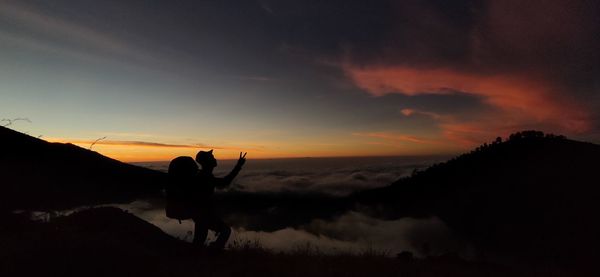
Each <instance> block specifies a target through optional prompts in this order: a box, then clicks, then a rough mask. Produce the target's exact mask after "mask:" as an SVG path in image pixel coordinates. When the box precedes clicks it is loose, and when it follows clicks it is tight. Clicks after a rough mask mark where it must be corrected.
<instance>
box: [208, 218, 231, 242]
mask: <svg viewBox="0 0 600 277" xmlns="http://www.w3.org/2000/svg"><path fill="white" fill-rule="evenodd" d="M211 229H212V230H214V231H215V232H217V234H218V236H217V239H216V240H215V241H214V242H213V243H211V244H210V246H211V247H212V248H217V249H223V248H225V244H226V243H227V240H229V236H231V228H230V227H229V226H227V224H225V222H223V221H222V220H221V219H220V218H218V217H216V216H215V217H213V218H212V220H211Z"/></svg>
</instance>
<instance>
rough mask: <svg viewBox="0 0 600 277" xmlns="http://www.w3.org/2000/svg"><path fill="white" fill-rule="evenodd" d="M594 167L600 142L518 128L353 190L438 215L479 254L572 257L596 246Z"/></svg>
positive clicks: (399, 208) (395, 207) (383, 208)
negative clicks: (463, 151)
mask: <svg viewBox="0 0 600 277" xmlns="http://www.w3.org/2000/svg"><path fill="white" fill-rule="evenodd" d="M599 173H600V145H596V144H592V143H585V142H578V141H573V140H569V139H566V138H565V137H563V136H554V135H544V134H543V133H542V132H539V131H524V132H520V133H516V134H513V135H511V136H510V138H509V139H508V140H507V141H502V139H501V138H498V139H497V140H496V141H495V142H493V143H491V144H484V145H482V146H480V147H478V148H477V149H475V150H473V151H471V152H470V153H467V154H463V155H461V156H458V157H456V158H454V159H451V160H449V161H447V162H444V163H440V164H436V165H433V166H432V167H430V168H428V169H426V170H424V171H419V172H415V173H413V175H412V176H410V177H407V178H403V179H401V180H398V181H397V182H395V183H394V184H392V185H391V186H388V187H384V188H378V189H373V190H368V191H365V192H361V193H357V194H356V195H355V197H356V199H357V201H358V202H360V203H363V204H368V205H371V206H372V207H377V208H378V209H373V210H374V211H377V213H379V215H383V216H386V217H390V218H397V217H402V216H413V217H414V216H437V217H439V218H441V219H442V220H443V221H445V222H446V223H447V224H448V225H449V227H451V229H452V230H454V231H455V232H456V233H457V234H458V235H460V236H462V237H463V238H465V239H467V240H468V241H470V242H471V243H473V244H474V245H475V246H476V247H477V248H478V249H479V251H480V252H481V253H480V254H482V255H506V256H511V257H513V258H515V257H529V258H544V259H550V260H552V259H556V260H560V261H565V260H568V261H571V262H577V261H583V259H589V258H591V257H595V256H596V255H597V254H596V253H598V251H599V250H598V247H599V246H600V244H599V243H598V242H599V238H598V236H599V235H600V228H599V226H600V224H598V222H597V220H598V211H600V201H599V199H600V188H599V187H598V186H599V185H600V182H599V178H598V174H599Z"/></svg>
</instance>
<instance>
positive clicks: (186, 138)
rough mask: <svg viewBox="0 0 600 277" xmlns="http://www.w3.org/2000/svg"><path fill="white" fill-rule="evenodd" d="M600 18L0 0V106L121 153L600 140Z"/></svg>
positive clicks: (400, 151)
mask: <svg viewBox="0 0 600 277" xmlns="http://www.w3.org/2000/svg"><path fill="white" fill-rule="evenodd" d="M599 34H600V2H598V1H593V0H591V1H577V0H572V1H563V0H544V1H542V0H533V1H517V0H481V1H445V0H424V1H416V0H415V1H376V0H370V1H351V0H331V1H312V0H308V1H289V0H240V1H227V0H221V1H186V0H183V1H147V0H127V1H125V0H105V1H97V0H77V1H75V0H72V1H67V0H52V1H30V0H27V1H24V0H0V119H16V118H27V119H29V121H26V120H14V121H12V122H11V121H7V120H5V121H3V122H1V125H8V127H9V128H13V129H15V130H18V131H21V132H26V133H28V134H30V135H32V136H36V137H38V136H41V138H42V139H46V140H49V141H54V142H71V143H74V144H77V145H80V146H82V147H84V148H89V147H90V145H91V144H92V143H93V142H94V141H95V140H98V142H97V143H96V144H95V145H94V146H93V148H92V149H93V150H95V151H98V152H100V153H102V154H105V155H108V156H110V157H113V158H117V159H120V160H123V161H157V160H169V159H172V158H174V157H176V156H179V155H194V154H195V152H196V151H198V150H199V149H211V148H214V149H215V155H216V157H217V158H235V157H236V155H237V153H239V152H240V151H244V152H248V153H249V154H248V157H249V158H274V157H306V156H312V157H320V156H381V155H431V154H434V155H435V154H444V155H445V154H453V153H460V152H463V151H466V150H469V149H471V148H472V147H475V146H477V145H479V144H481V143H483V142H486V141H491V140H493V139H494V138H496V137H497V136H507V135H508V134H510V133H511V132H514V131H518V130H524V129H537V130H541V131H545V132H551V133H557V134H564V135H566V136H568V137H571V138H574V139H580V140H585V141H592V142H596V143H599V142H600V53H599V51H598V49H600V35H599ZM11 123H12V124H11Z"/></svg>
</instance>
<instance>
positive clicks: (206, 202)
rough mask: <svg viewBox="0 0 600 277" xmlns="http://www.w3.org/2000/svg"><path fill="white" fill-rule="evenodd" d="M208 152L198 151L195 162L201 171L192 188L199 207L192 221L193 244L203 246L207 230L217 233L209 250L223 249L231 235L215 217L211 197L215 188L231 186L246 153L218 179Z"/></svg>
mask: <svg viewBox="0 0 600 277" xmlns="http://www.w3.org/2000/svg"><path fill="white" fill-rule="evenodd" d="M212 152H213V151H212V150H210V151H200V152H198V154H197V155H196V162H198V163H199V164H200V165H201V166H202V169H200V171H199V172H198V176H197V180H196V182H197V185H196V186H194V188H195V190H194V192H193V194H194V195H196V197H198V198H197V199H196V200H197V201H198V202H197V203H198V204H199V205H200V206H199V208H200V209H199V212H198V213H196V214H195V215H194V216H193V217H192V219H193V220H194V241H193V243H194V244H201V245H203V244H204V241H205V240H206V235H207V233H208V230H209V229H210V230H213V231H215V232H216V233H217V239H216V240H215V241H214V242H213V243H212V244H211V245H210V247H211V248H215V249H222V248H223V247H225V243H227V240H228V239H229V236H230V235H231V228H230V227H229V226H227V224H225V222H223V220H221V218H220V217H219V216H218V215H217V213H216V211H215V208H214V203H213V199H212V195H213V194H214V191H215V188H218V189H223V188H226V187H227V186H229V185H230V184H231V181H233V179H234V178H235V176H237V175H238V173H239V172H240V170H241V169H242V166H243V165H244V163H245V162H246V153H244V154H243V155H242V153H240V157H239V159H238V162H237V164H236V165H235V167H234V168H233V170H231V172H230V173H229V174H227V176H225V177H223V178H218V177H215V176H214V175H213V170H214V169H215V167H216V166H217V160H216V159H215V157H214V156H213V154H212Z"/></svg>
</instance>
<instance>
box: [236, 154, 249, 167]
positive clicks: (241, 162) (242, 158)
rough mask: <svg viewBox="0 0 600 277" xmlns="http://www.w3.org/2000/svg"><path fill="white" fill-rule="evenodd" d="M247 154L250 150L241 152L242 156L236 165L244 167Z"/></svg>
mask: <svg viewBox="0 0 600 277" xmlns="http://www.w3.org/2000/svg"><path fill="white" fill-rule="evenodd" d="M246 154H248V152H245V153H244V155H242V152H240V158H239V159H238V161H237V165H236V166H238V167H242V166H243V165H244V163H246Z"/></svg>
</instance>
